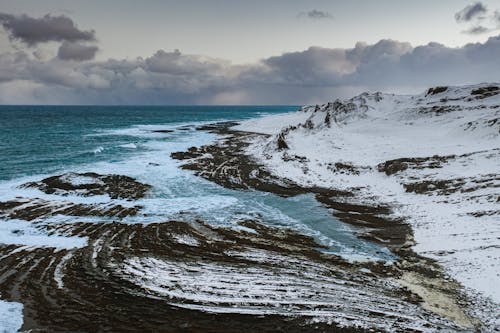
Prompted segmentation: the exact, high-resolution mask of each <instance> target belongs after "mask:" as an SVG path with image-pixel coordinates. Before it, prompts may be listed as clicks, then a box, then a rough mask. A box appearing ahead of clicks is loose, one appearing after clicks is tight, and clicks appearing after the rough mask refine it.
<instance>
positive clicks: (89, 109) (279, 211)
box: [0, 106, 392, 260]
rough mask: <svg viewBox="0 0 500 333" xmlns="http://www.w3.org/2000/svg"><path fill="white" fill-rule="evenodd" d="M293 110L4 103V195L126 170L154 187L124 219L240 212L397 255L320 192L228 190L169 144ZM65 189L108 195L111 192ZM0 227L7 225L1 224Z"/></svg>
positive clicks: (359, 254)
mask: <svg viewBox="0 0 500 333" xmlns="http://www.w3.org/2000/svg"><path fill="white" fill-rule="evenodd" d="M295 110H297V107H296V106H165V107H156V106H154V107H149V106H126V107H123V106H120V107H118V106H116V107H101V106H0V201H6V200H11V199H12V198H14V197H16V196H17V197H37V198H45V199H49V200H58V199H59V198H57V197H56V196H52V195H47V194H44V193H42V192H39V191H35V190H32V189H31V190H27V189H22V188H19V185H20V184H22V183H25V182H27V181H34V180H40V179H42V178H44V177H46V176H50V175H54V174H60V173H63V172H97V173H102V174H109V173H115V174H124V175H129V176H131V177H134V178H136V179H138V180H139V181H142V182H145V183H148V184H151V185H152V186H153V190H152V191H151V193H150V194H149V195H148V196H147V197H146V198H144V199H141V200H139V202H137V203H133V204H140V205H142V206H144V209H143V210H142V211H141V213H140V214H139V215H138V216H134V217H129V218H126V219H123V220H121V222H123V223H149V222H161V221H168V220H171V219H177V220H190V219H195V218H201V219H203V220H205V221H207V222H209V223H213V224H217V225H224V226H229V227H235V228H237V227H238V224H237V222H238V221H241V220H244V219H248V218H253V219H258V220H260V221H261V222H262V223H266V224H269V225H274V226H283V227H289V228H293V229H295V230H298V231H300V232H303V233H306V234H309V235H312V236H314V237H315V238H316V239H317V240H318V241H320V242H321V243H323V244H324V245H326V246H328V251H331V252H333V253H336V254H339V255H342V256H344V257H346V258H348V259H351V260H365V259H375V260H378V259H382V260H385V259H390V258H392V256H391V255H390V253H389V251H388V250H387V249H384V248H381V247H379V246H377V245H375V244H372V243H369V242H367V241H364V240H360V239H358V238H357V237H356V236H355V233H354V230H353V229H352V227H350V226H348V225H346V224H343V223H341V222H339V221H337V220H336V219H335V218H334V217H332V215H331V212H330V211H329V210H328V209H326V208H324V207H322V206H321V205H320V204H319V203H317V202H316V201H315V199H314V198H313V196H310V195H302V196H298V197H294V198H281V197H279V196H276V195H273V194H270V193H263V192H259V191H236V190H229V189H226V188H223V187H221V186H219V185H216V184H214V183H212V182H209V181H206V180H204V179H201V178H200V177H197V176H194V175H193V174H192V173H191V172H188V171H184V170H181V169H180V168H179V163H180V162H179V161H175V160H172V159H171V158H170V153H172V152H175V151H181V150H185V149H187V148H189V147H191V146H199V145H202V144H206V143H209V142H211V141H213V140H214V139H215V135H214V134H210V133H206V132H203V131H197V130H196V129H195V126H197V125H200V124H204V123H210V122H216V121H229V120H236V121H238V120H243V119H249V118H253V117H261V116H264V115H267V114H274V113H283V112H291V111H295ZM166 130H168V131H166ZM157 131H162V132H157ZM65 199H66V200H72V201H74V202H92V203H104V204H105V203H106V202H107V201H109V200H110V199H109V198H107V197H103V196H99V197H94V198H83V197H76V196H75V197H67V198H65ZM122 204H123V205H130V204H131V203H130V202H125V201H124V202H123V203H122ZM51 220H54V222H57V221H63V222H71V221H72V220H74V218H71V217H65V216H57V217H52V218H51ZM79 220H81V219H79ZM89 220H92V218H89ZM110 220H111V219H110ZM46 222H51V221H49V220H48V221H46ZM93 222H106V221H103V219H102V218H99V221H93ZM1 232H4V233H5V232H7V231H2V229H1V228H0V233H1ZM1 236H2V235H0V242H2V237H1ZM4 236H5V235H4ZM4 238H5V237H4ZM9 239H10V240H9V241H12V237H11V238H9ZM20 241H21V240H20ZM51 244H52V243H51Z"/></svg>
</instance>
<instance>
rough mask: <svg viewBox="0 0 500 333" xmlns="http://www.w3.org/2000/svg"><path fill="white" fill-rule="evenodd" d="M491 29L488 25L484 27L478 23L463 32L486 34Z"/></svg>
mask: <svg viewBox="0 0 500 333" xmlns="http://www.w3.org/2000/svg"><path fill="white" fill-rule="evenodd" d="M489 31H491V29H488V28H486V27H483V26H482V25H476V26H472V27H470V28H469V29H467V30H464V31H463V33H466V34H469V35H480V34H484V33H487V32H489Z"/></svg>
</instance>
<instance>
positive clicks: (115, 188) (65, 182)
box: [21, 172, 151, 199]
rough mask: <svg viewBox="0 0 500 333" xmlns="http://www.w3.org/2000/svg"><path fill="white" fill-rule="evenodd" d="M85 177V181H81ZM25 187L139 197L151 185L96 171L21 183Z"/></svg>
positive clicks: (115, 196)
mask: <svg viewBox="0 0 500 333" xmlns="http://www.w3.org/2000/svg"><path fill="white" fill-rule="evenodd" d="M79 178H85V180H86V181H85V182H81V181H80V182H79ZM21 187H24V188H37V189H39V190H40V191H42V192H45V193H47V194H59V195H68V194H77V195H82V196H92V195H103V194H107V195H109V196H110V197H111V198H112V199H118V198H120V199H139V198H142V197H144V195H145V194H146V192H147V191H148V190H149V189H150V188H151V186H150V185H147V184H143V183H139V182H138V181H136V180H135V179H133V178H131V177H128V176H122V175H100V174H97V173H94V172H87V173H66V174H62V175H59V176H52V177H48V178H45V179H43V180H41V181H39V182H31V183H27V184H24V185H21Z"/></svg>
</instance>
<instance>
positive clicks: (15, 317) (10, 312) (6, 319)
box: [0, 300, 23, 333]
mask: <svg viewBox="0 0 500 333" xmlns="http://www.w3.org/2000/svg"><path fill="white" fill-rule="evenodd" d="M22 325H23V305H22V304H21V303H15V302H6V301H2V300H0V333H14V332H18V331H19V330H20V329H21V326H22Z"/></svg>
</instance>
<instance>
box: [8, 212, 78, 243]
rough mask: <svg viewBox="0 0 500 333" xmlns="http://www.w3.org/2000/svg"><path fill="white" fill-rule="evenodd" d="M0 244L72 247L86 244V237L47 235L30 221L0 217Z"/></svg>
mask: <svg viewBox="0 0 500 333" xmlns="http://www.w3.org/2000/svg"><path fill="white" fill-rule="evenodd" d="M0 244H13V245H25V246H30V247H53V248H58V249H73V248H81V247H84V246H86V245H87V237H76V236H58V235H47V233H46V232H43V231H40V230H38V229H36V227H34V226H33V224H32V223H30V222H26V221H22V220H14V219H12V220H4V219H0Z"/></svg>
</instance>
